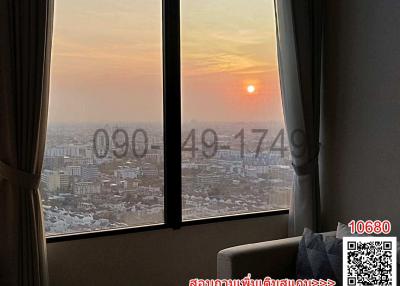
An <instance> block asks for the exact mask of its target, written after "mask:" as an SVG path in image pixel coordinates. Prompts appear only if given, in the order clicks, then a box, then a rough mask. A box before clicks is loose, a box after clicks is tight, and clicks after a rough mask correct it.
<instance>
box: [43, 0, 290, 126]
mask: <svg viewBox="0 0 400 286" xmlns="http://www.w3.org/2000/svg"><path fill="white" fill-rule="evenodd" d="M181 3H182V4H181V17H182V19H181V26H182V35H181V39H182V114H183V119H184V120H187V121H188V120H193V119H194V120H198V121H269V120H277V121H280V120H282V107H281V100H280V94H279V81H278V72H277V62H276V40H275V19H274V12H273V1H272V0H251V1H249V0H182V1H181ZM161 69H162V63H161V1H160V0H157V1H156V0H140V1H139V0H96V1H93V0H87V1H78V0H58V1H56V11H55V24H54V40H53V57H52V66H51V78H52V80H51V93H50V110H49V116H50V117H49V121H50V122H51V123H59V122H63V123H65V122H73V123H76V122H108V123H113V122H118V121H125V122H132V121H139V122H143V121H161V120H162V75H161ZM250 85H252V86H254V92H252V93H249V92H248V86H250ZM250 90H251V89H250Z"/></svg>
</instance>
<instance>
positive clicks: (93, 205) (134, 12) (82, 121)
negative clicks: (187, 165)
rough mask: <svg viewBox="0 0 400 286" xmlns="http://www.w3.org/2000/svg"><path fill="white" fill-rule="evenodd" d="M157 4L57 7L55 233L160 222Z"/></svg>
mask: <svg viewBox="0 0 400 286" xmlns="http://www.w3.org/2000/svg"><path fill="white" fill-rule="evenodd" d="M161 35H162V26H161V2H160V0H146V1H114V0H90V1H78V0H59V1H56V9H55V23H54V38H53V50H52V63H51V91H50V106H49V126H48V133H47V143H46V150H45V158H44V165H43V171H42V180H41V186H40V189H41V191H42V199H43V207H44V215H45V228H46V232H47V234H48V235H52V234H63V233H71V232H85V231H93V230H102V229H110V228H118V227H128V226H138V225H146V224H154V223H162V222H163V220H164V218H163V204H164V198H163V184H164V182H163V129H162V115H163V113H162V112H163V111H162V105H163V104H162V103H163V100H162V48H161V45H162V39H161V38H162V37H161Z"/></svg>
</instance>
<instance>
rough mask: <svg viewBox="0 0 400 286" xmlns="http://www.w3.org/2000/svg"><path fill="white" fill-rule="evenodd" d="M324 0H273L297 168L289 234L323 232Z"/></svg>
mask: <svg viewBox="0 0 400 286" xmlns="http://www.w3.org/2000/svg"><path fill="white" fill-rule="evenodd" d="M323 11H324V9H323V0H275V13H276V22H277V42H278V61H279V73H280V80H281V91H282V102H283V109H284V115H285V123H286V128H287V133H288V137H289V142H290V150H291V154H292V160H293V167H294V170H295V178H294V186H293V193H292V201H291V208H290V213H289V235H300V234H302V232H303V229H304V227H309V228H311V229H313V230H317V231H318V229H319V212H320V196H319V171H318V153H319V127H320V94H321V89H322V88H321V83H322V80H321V79H322V68H321V66H322V49H323V45H322V42H323V18H324V17H323Z"/></svg>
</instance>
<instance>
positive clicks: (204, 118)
mask: <svg viewBox="0 0 400 286" xmlns="http://www.w3.org/2000/svg"><path fill="white" fill-rule="evenodd" d="M181 22H182V38H181V39H182V40H181V41H182V89H183V91H182V116H183V125H182V127H183V131H182V144H183V150H182V176H183V177H182V187H183V190H182V191H183V198H182V200H183V201H182V202H183V218H184V220H191V219H199V218H206V217H215V216H225V215H233V214H241V213H249V212H260V211H268V210H276V209H284V208H288V206H289V201H290V190H291V188H292V178H293V171H292V169H291V167H290V154H289V152H288V141H287V136H286V135H285V132H284V123H283V115H282V104H281V98H280V87H279V77H278V67H277V55H276V39H275V18H274V7H273V1H272V0H252V1H248V0H202V1H196V0H182V21H181Z"/></svg>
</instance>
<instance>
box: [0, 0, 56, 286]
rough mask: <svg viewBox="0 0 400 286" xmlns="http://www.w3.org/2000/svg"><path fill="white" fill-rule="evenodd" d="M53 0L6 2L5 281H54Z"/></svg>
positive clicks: (1, 78)
mask: <svg viewBox="0 0 400 286" xmlns="http://www.w3.org/2000/svg"><path fill="white" fill-rule="evenodd" d="M52 18H53V2H52V0H32V1H24V0H4V1H0V131H1V136H0V227H1V231H0V285H4V286H8V285H32V286H45V285H48V278H47V276H48V275H47V256H46V240H45V237H44V228H43V217H42V208H41V199H40V194H39V191H38V189H37V186H38V184H39V180H40V172H41V169H42V161H43V155H44V146H45V140H46V128H47V109H48V93H49V65H50V47H51V37H52Z"/></svg>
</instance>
